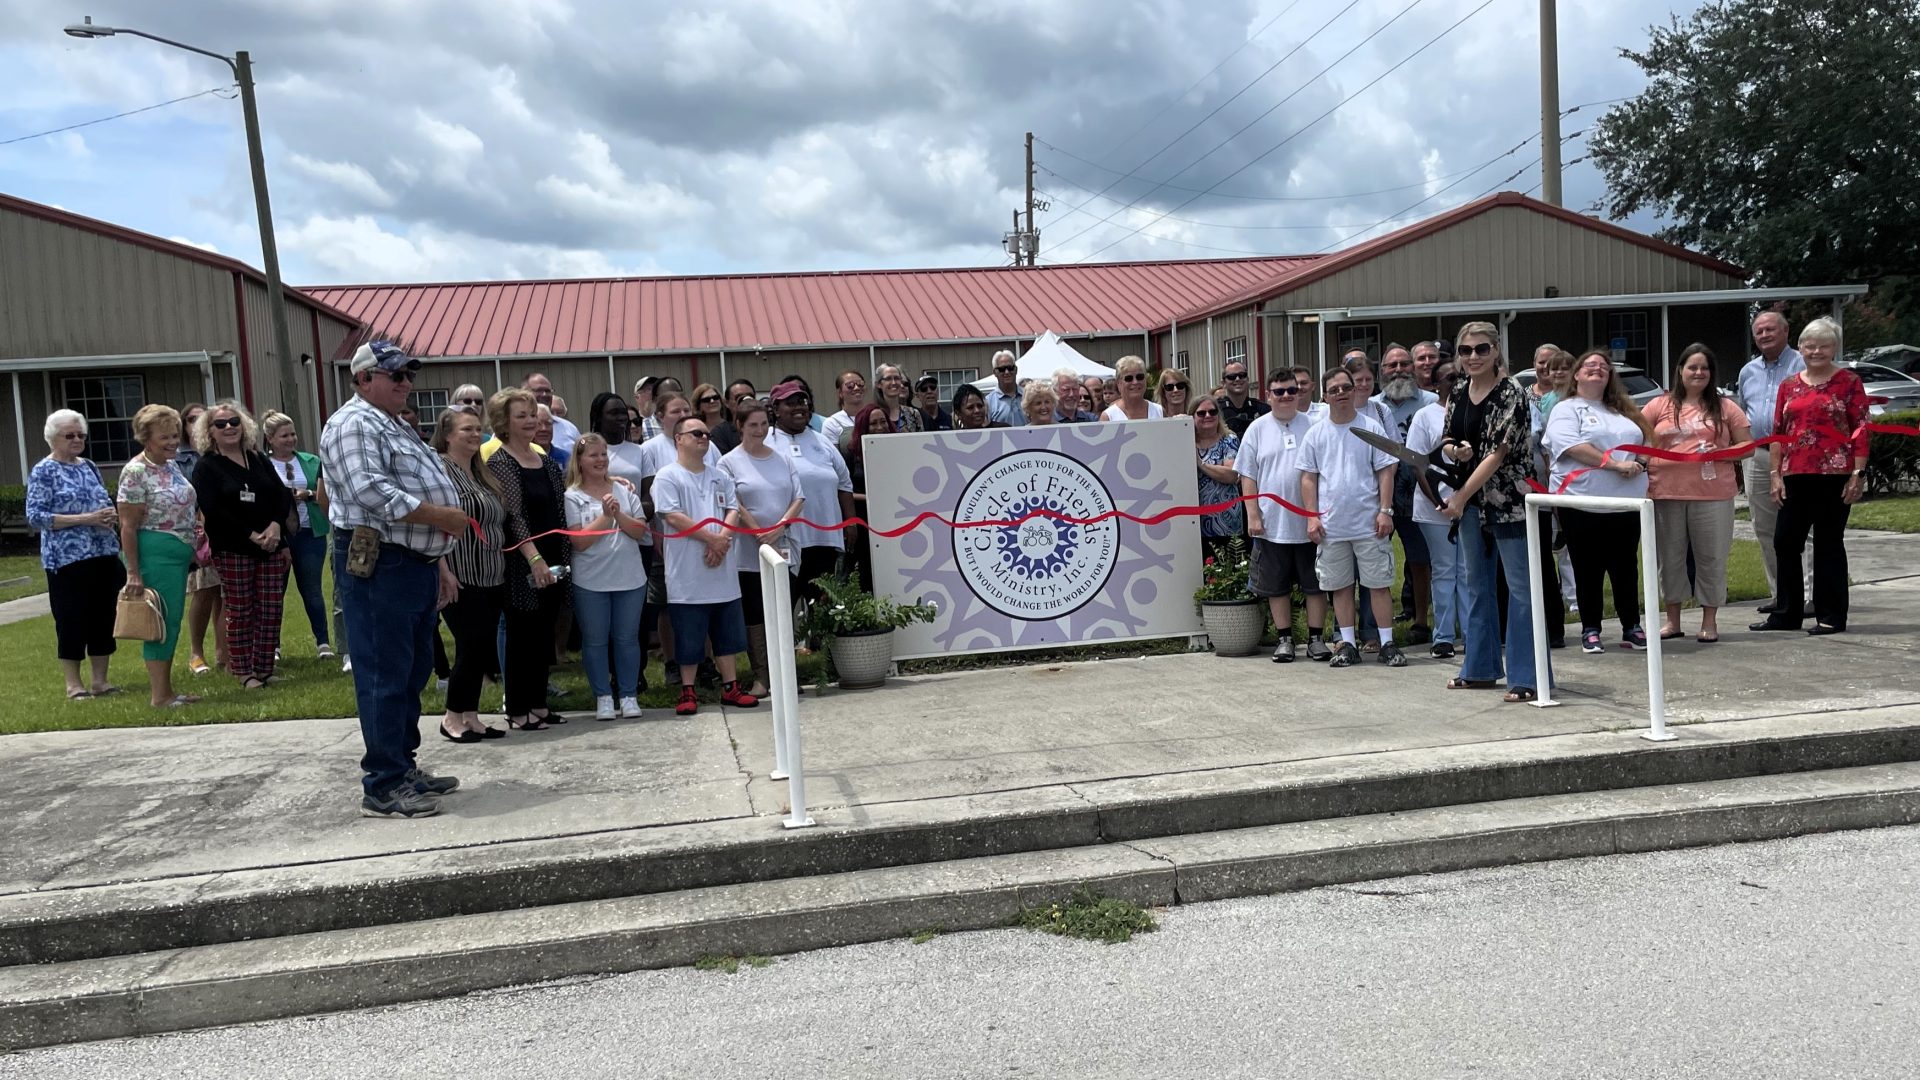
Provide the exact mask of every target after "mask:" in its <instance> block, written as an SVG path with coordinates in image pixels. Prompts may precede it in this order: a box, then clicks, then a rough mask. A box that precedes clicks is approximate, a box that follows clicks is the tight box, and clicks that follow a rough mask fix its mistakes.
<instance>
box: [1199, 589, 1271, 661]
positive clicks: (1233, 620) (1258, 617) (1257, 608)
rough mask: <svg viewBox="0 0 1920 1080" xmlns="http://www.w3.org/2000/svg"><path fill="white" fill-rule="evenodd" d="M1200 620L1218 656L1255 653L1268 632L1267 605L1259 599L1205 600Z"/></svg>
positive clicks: (1250, 654) (1201, 607) (1202, 604)
mask: <svg viewBox="0 0 1920 1080" xmlns="http://www.w3.org/2000/svg"><path fill="white" fill-rule="evenodd" d="M1200 622H1201V625H1203V626H1205V627H1206V628H1207V638H1208V639H1209V640H1210V641H1212V642H1213V654H1214V655H1215V656H1252V655H1253V654H1254V653H1255V652H1256V651H1258V650H1259V648H1260V636H1261V635H1262V634H1265V633H1266V632H1267V605H1266V602H1265V601H1264V600H1258V599H1249V600H1202V601H1201V602H1200Z"/></svg>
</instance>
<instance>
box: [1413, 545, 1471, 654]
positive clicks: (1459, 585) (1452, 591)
mask: <svg viewBox="0 0 1920 1080" xmlns="http://www.w3.org/2000/svg"><path fill="white" fill-rule="evenodd" d="M1448 528H1449V526H1446V525H1434V524H1430V523H1428V522H1424V521H1423V522H1420V532H1421V534H1422V536H1423V537H1424V538H1425V539H1426V541H1427V563H1428V565H1430V566H1432V567H1433V641H1434V644H1436V645H1437V644H1439V643H1440V642H1442V641H1445V642H1448V643H1452V642H1454V641H1456V640H1458V639H1457V638H1456V637H1455V636H1454V630H1453V627H1454V623H1455V622H1456V621H1458V620H1459V619H1461V618H1463V617H1465V615H1466V613H1467V578H1466V572H1465V570H1464V569H1463V568H1462V566H1461V556H1460V548H1461V545H1459V544H1457V543H1455V544H1450V543H1448V542H1447V529H1448ZM1463 532H1464V530H1463Z"/></svg>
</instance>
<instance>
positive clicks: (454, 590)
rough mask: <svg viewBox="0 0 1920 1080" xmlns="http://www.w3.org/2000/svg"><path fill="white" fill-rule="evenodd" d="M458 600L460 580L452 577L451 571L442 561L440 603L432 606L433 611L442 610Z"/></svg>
mask: <svg viewBox="0 0 1920 1080" xmlns="http://www.w3.org/2000/svg"><path fill="white" fill-rule="evenodd" d="M458 599H460V579H459V578H456V577H454V576H453V570H452V569H451V568H449V567H448V566H447V564H446V560H444V559H443V560H441V562H440V602H439V603H437V604H435V605H434V610H435V611H441V610H444V609H445V608H446V606H447V605H448V604H451V603H453V602H454V601H455V600H458Z"/></svg>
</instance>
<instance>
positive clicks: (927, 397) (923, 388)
mask: <svg viewBox="0 0 1920 1080" xmlns="http://www.w3.org/2000/svg"><path fill="white" fill-rule="evenodd" d="M913 398H914V404H915V405H916V406H918V407H919V409H920V418H921V419H922V420H925V421H926V425H927V426H926V430H928V431H952V430H953V414H952V413H950V412H948V411H947V410H946V407H945V406H943V405H941V404H940V380H939V378H938V377H937V376H935V375H933V374H931V373H927V374H923V375H921V376H920V377H919V378H918V379H915V380H914V383H913Z"/></svg>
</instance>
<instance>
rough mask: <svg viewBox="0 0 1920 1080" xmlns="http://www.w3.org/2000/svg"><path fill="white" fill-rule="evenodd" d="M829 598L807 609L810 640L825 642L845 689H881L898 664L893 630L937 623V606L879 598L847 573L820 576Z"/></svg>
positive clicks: (828, 654)
mask: <svg viewBox="0 0 1920 1080" xmlns="http://www.w3.org/2000/svg"><path fill="white" fill-rule="evenodd" d="M814 584H815V585H818V586H819V587H820V591H821V592H822V593H824V594H825V595H824V596H822V597H821V598H820V599H819V600H816V601H814V602H813V603H812V604H809V605H808V606H807V626H806V632H807V636H809V637H812V638H816V639H824V640H825V641H826V644H827V658H828V660H829V661H830V662H831V663H832V665H833V671H834V676H835V678H836V680H837V681H838V682H839V684H840V687H841V689H843V690H859V689H864V688H866V687H870V686H879V685H880V684H881V683H884V682H886V681H887V670H888V669H889V668H891V667H892V666H893V632H894V631H895V630H898V629H900V628H901V627H903V626H907V625H909V624H911V623H916V622H926V623H930V622H932V621H933V620H934V616H935V615H937V614H938V609H936V608H935V607H934V606H933V605H932V604H902V603H899V602H898V601H896V600H894V599H893V598H892V597H890V596H875V595H873V594H872V593H870V592H868V591H867V590H865V589H863V588H861V587H860V583H859V582H857V581H855V580H853V579H852V578H849V577H847V576H846V575H844V574H836V575H834V576H832V577H823V578H817V579H815V581H814Z"/></svg>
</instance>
